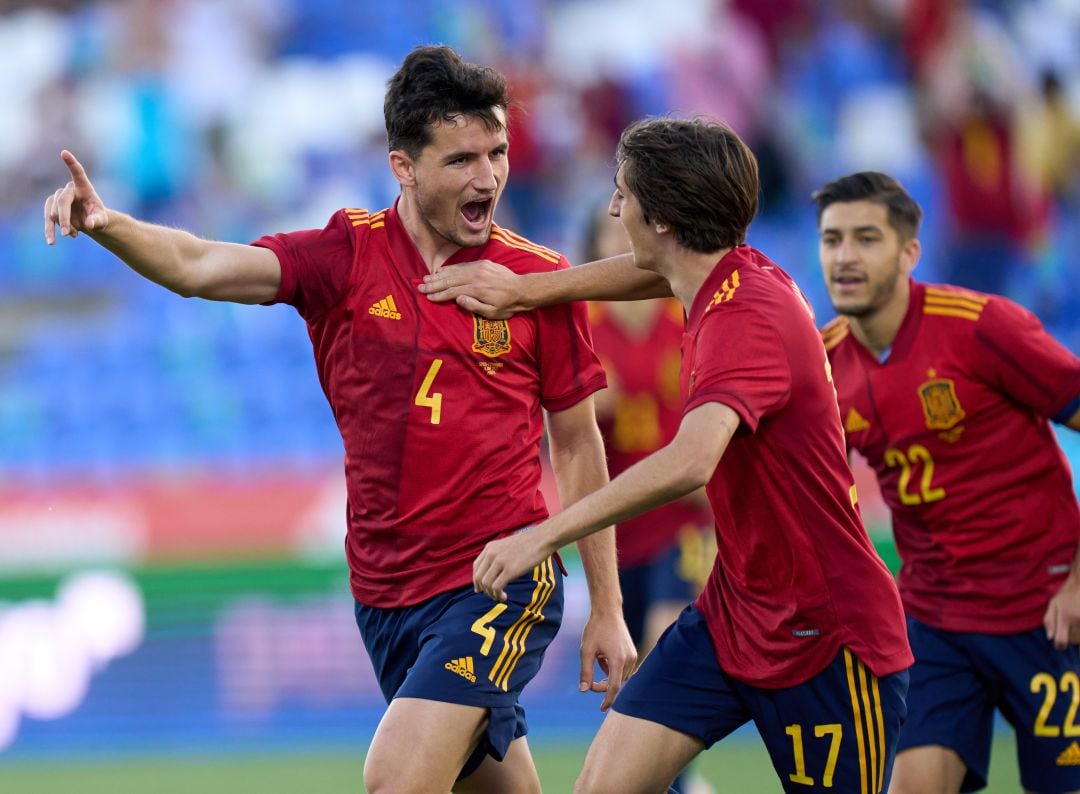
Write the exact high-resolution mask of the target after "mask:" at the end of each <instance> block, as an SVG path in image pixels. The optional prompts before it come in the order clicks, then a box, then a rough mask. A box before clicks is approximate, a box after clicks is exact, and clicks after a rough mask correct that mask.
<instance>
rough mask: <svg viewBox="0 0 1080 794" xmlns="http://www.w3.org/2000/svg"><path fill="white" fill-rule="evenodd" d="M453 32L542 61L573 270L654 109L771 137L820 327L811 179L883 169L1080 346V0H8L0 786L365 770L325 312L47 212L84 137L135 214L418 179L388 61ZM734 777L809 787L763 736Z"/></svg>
mask: <svg viewBox="0 0 1080 794" xmlns="http://www.w3.org/2000/svg"><path fill="white" fill-rule="evenodd" d="M433 42H440V43H446V44H450V45H452V46H454V47H456V48H457V49H459V50H460V51H461V52H462V53H463V54H464V55H465V56H466V57H467V58H468V59H470V60H475V61H479V62H483V63H488V64H491V65H494V66H497V67H499V68H501V69H502V70H504V71H505V72H506V73H507V74H508V76H509V77H510V79H511V83H512V86H513V93H514V95H515V96H516V97H517V99H518V100H519V101H520V103H521V105H522V108H523V110H524V112H521V113H517V114H516V115H515V120H514V129H513V132H512V135H513V137H512V141H513V146H512V153H511V155H512V156H511V163H512V176H511V180H510V186H509V188H508V190H507V193H506V196H505V198H504V200H503V204H502V205H501V208H500V222H501V223H502V224H503V225H505V226H509V227H510V228H513V229H515V230H516V231H518V232H520V233H522V234H524V235H526V236H528V237H530V238H532V239H533V240H535V241H537V242H540V243H543V244H544V245H547V246H550V247H554V248H558V249H560V250H563V251H565V252H567V254H568V255H569V256H570V257H571V259H572V260H573V259H574V258H575V257H576V256H577V253H578V249H579V247H580V238H581V234H582V229H583V226H584V223H585V220H586V218H587V217H588V215H589V213H590V212H591V211H592V209H593V208H594V207H595V206H596V204H597V202H601V201H606V199H607V197H608V195H609V192H610V185H611V181H610V180H611V175H612V152H613V148H614V143H615V141H616V139H617V136H618V133H619V131H620V130H621V129H622V127H623V126H624V125H625V124H626V123H627V122H628V121H630V120H632V119H634V118H637V117H639V116H641V115H645V114H663V113H668V112H678V113H711V114H714V115H718V116H720V117H722V118H724V119H726V120H727V121H729V122H730V123H731V124H732V125H733V126H734V127H735V128H736V129H737V130H738V131H739V132H740V133H741V134H742V135H743V136H744V137H745V138H746V139H747V140H748V141H749V142H750V143H751V144H752V145H753V148H754V149H755V151H756V152H757V154H758V156H759V158H760V161H761V166H762V177H763V187H764V194H763V208H762V211H761V214H760V217H759V218H758V219H757V220H756V221H755V223H754V226H753V229H752V232H751V242H752V243H753V244H754V245H756V246H757V247H759V248H762V249H764V250H765V251H767V252H769V253H770V255H771V256H773V258H775V259H777V261H778V262H780V263H781V264H782V265H783V266H784V267H785V268H786V269H788V270H789V271H790V272H791V273H792V274H793V275H794V276H795V277H796V279H797V280H798V281H799V283H800V284H801V286H802V288H803V289H804V291H805V292H806V293H807V294H808V295H809V296H810V298H811V300H812V302H813V303H814V305H815V307H816V309H817V312H818V315H819V321H820V322H821V323H824V321H825V320H827V319H828V318H829V317H830V316H831V312H830V309H829V307H828V304H827V301H826V300H825V295H824V290H823V287H822V285H821V284H820V276H819V273H818V270H817V264H816V235H815V218H814V216H813V213H812V210H811V207H810V204H809V203H808V200H807V197H808V195H809V193H810V191H811V190H813V189H814V188H815V187H817V186H818V185H820V184H821V183H822V182H823V181H825V180H827V179H830V178H832V177H835V176H837V175H840V174H842V173H846V172H849V171H851V170H855V169H863V168H878V169H881V170H887V171H889V172H891V173H893V174H894V175H896V176H898V177H899V178H900V179H901V180H902V181H904V182H905V184H906V185H907V186H908V187H909V189H910V190H911V191H912V192H913V194H914V195H915V196H916V197H917V198H918V199H919V201H920V202H921V203H922V205H923V207H924V209H925V210H926V211H927V213H928V221H927V223H926V228H925V230H924V233H923V241H924V251H925V253H924V258H923V261H922V264H921V265H920V269H919V276H920V277H921V278H922V279H924V280H931V281H933V280H952V281H956V282H958V283H965V284H969V285H971V286H974V287H978V288H985V289H991V290H997V291H1002V292H1005V293H1007V294H1009V295H1011V296H1012V297H1014V298H1016V299H1017V300H1019V301H1020V302H1022V303H1024V304H1026V305H1028V306H1029V307H1031V308H1032V309H1034V310H1035V311H1036V312H1038V313H1039V314H1040V316H1041V317H1042V318H1043V319H1044V321H1045V322H1046V324H1047V325H1048V326H1049V327H1050V329H1051V330H1052V331H1053V332H1054V333H1055V335H1056V336H1057V337H1058V338H1060V339H1061V340H1062V341H1063V342H1064V343H1065V344H1066V345H1068V346H1069V347H1070V348H1072V349H1073V350H1074V351H1076V350H1080V288H1078V287H1077V281H1078V277H1080V259H1078V255H1077V253H1076V252H1077V251H1078V250H1080V121H1078V119H1080V1H1078V0H997V1H996V2H994V1H992V0H986V1H984V2H975V1H974V0H972V1H971V2H965V1H964V0H827V1H825V2H812V1H811V0H770V2H765V3H762V2H756V0H726V1H725V0H678V1H677V2H668V3H664V4H661V5H660V6H658V5H657V4H656V3H654V2H652V0H460V1H459V2H451V1H450V0H445V1H442V2H440V1H439V0H404V2H402V3H395V4H388V3H385V2H372V0H351V2H350V1H347V0H220V1H214V0H130V1H129V2H63V1H61V0H55V1H54V2H13V1H12V0H6V1H5V2H0V118H2V119H3V123H2V124H0V182H2V184H3V185H4V189H3V191H2V192H0V791H5V792H7V791H11V792H66V791H72V790H76V789H77V790H80V791H82V792H90V794H93V792H97V791H103V792H104V791H109V792H121V791H122V792H126V791H155V792H168V791H190V790H202V791H208V792H218V791H233V790H235V789H237V788H238V787H241V786H250V787H252V788H253V789H256V790H259V791H263V792H292V791H300V790H303V791H359V790H360V789H361V783H360V769H361V763H362V756H363V750H364V746H365V743H366V741H367V740H368V739H369V738H370V735H371V732H372V731H373V729H374V726H375V724H376V722H377V719H378V717H379V714H380V713H381V711H382V708H383V703H382V700H381V698H380V696H379V693H378V690H377V687H376V685H375V683H374V680H373V678H372V675H371V670H370V665H369V664H368V662H367V659H366V657H365V655H364V653H363V651H362V648H361V645H360V642H359V637H358V635H357V632H356V629H355V626H354V624H353V622H352V611H351V601H350V598H349V595H348V590H347V577H346V571H345V567H344V562H343V559H342V550H341V547H342V533H343V521H342V515H343V504H344V488H343V485H342V482H341V478H342V474H341V456H342V452H341V446H340V441H339V439H338V437H337V434H336V430H335V428H334V425H333V422H332V419H331V416H330V412H329V410H328V408H327V406H326V405H325V402H324V400H323V397H322V394H321V392H320V390H319V387H318V384H317V380H316V377H315V370H314V366H313V361H312V356H311V352H310V347H309V343H308V341H307V338H306V333H305V330H304V327H303V323H302V322H301V321H300V320H299V318H298V317H296V315H295V314H294V313H293V312H292V311H291V310H290V309H287V308H284V307H275V308H270V309H266V308H251V307H239V306H231V305H219V304H212V303H203V302H195V301H184V300H181V299H180V298H177V297H176V296H174V295H171V294H169V293H166V292H165V291H163V290H161V289H159V288H157V287H155V286H153V285H151V284H148V283H146V282H144V281H142V280H140V279H139V278H138V277H136V276H134V275H133V274H132V273H130V272H128V271H127V270H126V269H125V268H124V267H123V266H121V265H119V264H118V263H117V262H116V261H115V260H113V259H112V257H111V256H109V255H108V254H107V253H105V252H104V251H103V250H102V249H100V248H98V247H96V246H95V245H93V244H92V243H90V242H89V241H86V240H85V239H80V240H78V241H75V242H71V241H69V240H64V241H62V242H61V243H60V244H58V245H57V246H56V247H55V248H52V249H50V248H47V247H46V246H45V245H44V243H43V241H42V234H41V206H42V203H43V201H44V199H45V197H46V195H47V194H49V193H51V192H52V191H53V190H55V189H56V188H57V187H59V186H60V185H61V184H62V182H63V181H66V176H65V170H64V168H63V166H62V163H61V162H60V160H59V158H58V152H59V151H60V149H61V148H65V147H66V148H70V149H71V150H72V151H74V152H75V153H76V154H77V155H78V156H80V158H81V159H82V160H83V162H84V164H86V166H87V168H88V170H89V173H90V174H91V177H92V178H93V179H94V180H95V183H96V185H97V187H98V190H99V192H100V193H101V194H102V196H103V197H104V199H105V201H106V203H107V204H109V205H110V206H115V207H117V208H121V209H125V210H128V211H131V212H132V213H133V214H135V215H136V216H139V217H144V218H147V219H152V220H159V221H162V222H166V223H169V224H175V225H179V226H182V227H185V228H188V229H191V230H192V231H194V232H196V233H198V234H202V235H204V236H210V237H215V238H218V239H227V240H234V241H239V242H244V241H247V240H251V239H254V238H255V237H257V236H259V235H260V234H262V233H265V232H270V231H281V230H289V229H298V228H310V227H316V226H322V225H323V223H324V222H325V220H326V218H327V217H329V215H330V214H331V213H332V212H333V211H334V210H335V209H337V208H339V207H342V206H364V207H368V208H371V209H376V208H382V207H384V206H387V205H389V204H390V203H391V202H392V201H393V198H394V196H395V195H396V190H395V184H394V183H393V182H392V180H391V177H390V175H389V173H388V170H387V167H386V154H385V143H384V135H383V128H382V94H383V90H384V85H385V81H386V79H387V78H388V77H389V75H390V74H391V73H392V71H393V70H394V68H395V67H396V65H397V64H398V63H399V61H400V60H401V58H402V57H403V56H404V55H405V54H406V53H407V52H408V51H409V50H410V49H411V48H412V47H413V46H415V45H417V44H421V43H433ZM1063 442H1064V443H1066V445H1067V448H1068V451H1069V454H1070V457H1071V458H1072V460H1073V465H1074V469H1075V467H1076V462H1077V461H1078V460H1080V444H1078V443H1077V442H1076V440H1075V438H1063ZM858 477H859V483H860V487H861V493H862V504H863V505H864V511H865V514H866V517H867V520H868V523H869V525H870V529H871V532H872V533H873V535H874V537H875V540H876V542H877V543H878V544H879V548H880V549H881V551H882V554H883V556H885V558H886V559H887V560H888V561H889V562H890V563H892V564H895V559H894V556H895V555H894V553H893V551H892V547H891V544H890V540H889V533H888V526H887V520H886V518H885V516H884V513H883V508H882V505H881V502H880V499H879V498H878V497H877V496H876V493H875V489H874V487H873V484H872V478H871V477H869V476H868V475H867V473H866V471H865V470H864V469H862V468H860V470H859V472H858ZM552 501H553V502H554V498H553V500H552ZM583 588H584V583H583V579H582V577H581V576H572V577H571V578H570V579H569V581H568V609H567V618H566V622H565V625H564V628H563V630H562V632H561V634H560V636H559V639H558V640H557V642H556V644H555V645H554V646H553V648H552V649H551V651H550V652H549V657H548V661H547V663H546V665H545V667H544V670H543V671H542V673H541V675H540V676H539V677H538V678H537V680H536V681H534V682H533V684H532V685H531V687H530V688H529V691H528V693H527V701H526V702H527V705H528V707H529V709H530V722H531V725H532V733H531V735H530V740H531V742H532V743H533V745H534V747H535V748H536V749H537V752H538V758H539V764H540V768H541V772H542V775H543V778H544V782H545V787H546V789H547V790H550V791H565V790H569V786H570V784H571V781H572V780H573V776H574V774H575V772H576V770H577V769H578V768H579V766H580V763H581V759H582V758H583V756H584V751H585V748H586V747H587V743H588V739H589V737H590V736H591V735H592V733H593V732H594V731H595V729H596V727H597V725H598V724H599V715H598V713H597V712H596V707H597V702H596V701H595V699H593V698H587V697H584V696H580V695H578V694H577V692H576V680H577V679H576V669H577V653H576V650H577V644H576V643H577V637H578V635H579V633H580V628H581V625H582V622H583V620H584V611H585V609H586V605H585V603H584V600H583ZM999 741H1000V743H1001V748H1000V749H1001V752H998V753H996V755H995V767H994V775H993V780H992V784H991V789H990V790H991V791H1013V790H1016V783H1015V780H1016V778H1015V771H1014V770H1015V762H1014V761H1013V760H1012V758H1011V753H1010V751H1009V743H1010V739H1009V736H1008V733H1007V732H1002V734H1001V738H1000V740H999ZM701 769H702V771H703V772H704V773H705V775H706V776H707V777H711V778H712V779H713V782H714V783H716V784H717V785H720V786H721V790H728V791H741V792H756V791H770V790H775V789H776V785H775V781H774V778H773V777H772V773H771V771H770V769H769V767H768V762H767V759H766V758H765V757H764V754H763V753H762V751H761V749H760V746H759V742H758V741H757V739H756V737H754V736H752V735H750V734H749V733H747V734H746V736H740V737H739V738H738V739H737V741H735V742H734V743H725V745H724V748H723V749H722V750H719V751H714V752H713V753H712V754H710V755H709V757H708V758H707V760H706V761H705V762H704V763H703V764H702V766H701ZM721 784H723V785H721Z"/></svg>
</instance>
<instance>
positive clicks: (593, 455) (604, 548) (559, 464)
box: [551, 434, 622, 609]
mask: <svg viewBox="0 0 1080 794" xmlns="http://www.w3.org/2000/svg"><path fill="white" fill-rule="evenodd" d="M551 457H552V469H553V470H554V472H555V481H556V484H557V485H558V488H559V499H560V500H561V501H562V503H563V505H564V506H568V505H572V504H575V503H577V502H579V501H580V500H581V499H582V498H584V497H586V496H588V495H589V494H591V493H593V492H595V491H596V490H598V489H600V488H602V487H604V485H606V484H607V481H608V477H607V462H606V461H605V459H604V450H603V443H602V442H601V441H600V438H599V434H598V435H597V438H596V440H595V443H592V444H578V445H577V446H575V447H574V448H568V449H567V448H564V449H560V448H558V447H553V448H552V453H551ZM560 545H562V544H560ZM577 546H578V552H579V553H580V555H581V564H582V567H583V568H584V569H585V578H586V581H587V582H588V586H589V599H590V603H591V604H592V605H593V608H594V609H595V608H597V607H600V608H604V607H610V608H611V609H616V608H621V606H622V594H621V591H620V589H619V573H618V563H617V558H616V554H615V528H614V527H612V526H606V527H604V528H602V529H600V530H599V531H597V532H595V533H593V534H591V535H589V536H588V537H585V538H582V539H581V540H580V541H579V542H578V544H577Z"/></svg>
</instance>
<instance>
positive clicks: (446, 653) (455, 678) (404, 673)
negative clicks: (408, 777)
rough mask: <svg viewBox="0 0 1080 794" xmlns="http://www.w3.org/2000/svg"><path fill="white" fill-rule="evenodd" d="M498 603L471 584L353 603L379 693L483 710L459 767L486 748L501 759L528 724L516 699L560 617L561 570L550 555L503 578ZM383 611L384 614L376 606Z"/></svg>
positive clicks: (478, 758)
mask: <svg viewBox="0 0 1080 794" xmlns="http://www.w3.org/2000/svg"><path fill="white" fill-rule="evenodd" d="M506 591H507V601H506V603H497V602H494V601H492V600H491V599H490V598H488V597H487V596H486V595H484V594H482V593H474V592H473V591H472V588H471V587H465V588H459V589H457V590H454V591H451V592H449V593H446V594H444V595H443V596H439V597H437V598H436V599H431V600H430V601H428V602H425V603H424V604H421V605H417V607H415V608H410V609H409V610H406V612H407V614H406V615H405V617H402V616H401V615H399V614H398V613H399V612H400V610H383V611H379V610H375V611H373V610H370V609H366V608H359V607H358V610H357V614H358V619H357V623H358V624H359V625H360V626H361V633H362V634H363V636H364V641H365V644H366V645H367V647H368V651H369V653H370V655H371V657H372V662H373V665H374V666H375V671H376V674H377V675H378V676H379V680H380V685H381V686H382V688H383V692H384V693H387V696H388V697H390V698H393V699H394V701H395V702H396V700H397V699H401V698H409V699H414V700H419V701H436V702H442V703H452V704H458V705H462V706H471V707H479V708H480V709H481V710H482V712H483V713H484V715H485V717H486V722H485V727H484V730H483V731H482V732H481V733H480V734H479V736H478V737H477V739H476V742H475V750H474V752H473V754H472V755H471V756H470V757H469V759H468V760H467V761H466V762H465V764H464V768H462V769H461V770H460V771H461V773H462V776H463V777H464V776H467V775H468V774H470V773H471V772H473V771H474V770H475V769H476V768H477V767H478V766H479V764H480V763H481V762H482V761H483V760H484V758H485V757H486V756H491V757H493V758H494V759H496V760H502V758H503V757H504V755H505V753H506V751H507V749H508V748H509V746H510V743H511V742H512V741H513V740H515V739H517V738H520V737H522V736H524V735H525V734H526V733H527V731H528V725H527V722H526V720H525V712H524V709H523V708H522V707H521V705H520V704H519V703H518V700H519V698H520V696H521V691H522V689H523V688H524V687H525V685H526V684H527V683H528V682H529V681H530V680H532V678H533V677H534V676H535V675H536V673H537V671H538V670H539V669H540V663H541V660H542V659H543V656H544V651H545V650H546V649H547V646H548V645H549V644H550V643H551V641H552V639H554V637H555V634H556V632H557V631H558V628H559V625H560V623H561V621H562V606H563V587H562V575H561V574H560V572H559V570H558V568H557V567H556V565H555V563H554V560H553V558H548V559H547V560H546V561H545V562H544V563H542V564H541V565H539V566H537V567H536V568H535V569H534V570H533V571H532V572H531V573H530V574H527V575H525V576H522V577H519V578H518V579H515V580H514V581H513V582H511V583H510V584H509V585H508V586H507V589H506ZM382 613H385V614H382Z"/></svg>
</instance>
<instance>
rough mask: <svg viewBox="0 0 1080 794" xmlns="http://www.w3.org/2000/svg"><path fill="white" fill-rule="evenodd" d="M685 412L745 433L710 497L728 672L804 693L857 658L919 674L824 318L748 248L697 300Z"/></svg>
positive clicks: (710, 608) (711, 600)
mask: <svg viewBox="0 0 1080 794" xmlns="http://www.w3.org/2000/svg"><path fill="white" fill-rule="evenodd" d="M682 376H683V382H684V384H685V388H686V390H687V399H686V406H685V411H686V412H689V411H691V410H693V409H694V408H696V407H697V406H699V405H702V404H703V403H707V402H719V403H723V404H724V405H727V406H728V407H730V408H732V409H733V410H734V411H735V412H736V413H738V415H739V419H740V420H741V421H740V424H739V428H738V430H737V431H736V433H735V435H734V436H733V438H732V439H731V442H730V444H729V445H728V448H727V450H726V451H725V452H724V455H723V457H722V458H721V460H720V463H719V465H718V466H717V468H716V472H715V473H714V474H713V476H712V479H711V480H710V481H709V483H708V485H707V486H706V491H707V492H708V495H709V501H710V503H711V504H712V508H713V512H714V514H715V515H716V534H717V548H718V550H717V557H716V564H715V566H714V567H713V571H712V574H711V575H710V576H709V580H708V582H707V583H706V585H705V590H704V592H703V593H702V594H701V596H700V597H699V598H698V601H697V606H698V609H699V610H700V611H701V613H702V614H703V615H704V616H705V619H706V621H707V623H708V625H709V629H710V631H711V633H712V637H713V644H714V645H715V647H716V655H717V659H718V660H719V662H720V666H721V667H722V668H723V670H724V671H725V672H726V673H728V674H730V675H732V676H734V677H735V678H737V679H739V680H740V681H744V682H746V683H748V684H751V685H754V686H759V687H767V688H781V687H790V686H795V685H798V684H801V683H803V682H805V681H807V680H809V679H810V678H812V677H813V676H815V675H817V674H818V673H819V672H821V671H822V670H823V669H825V667H827V666H828V665H829V664H830V663H831V662H832V661H833V659H835V658H836V655H837V654H838V653H839V652H840V649H841V646H844V647H847V648H849V649H850V650H851V651H852V652H853V653H854V654H855V655H856V656H858V657H859V659H861V660H862V661H863V662H864V663H865V664H866V665H867V666H868V667H869V668H870V669H871V670H872V671H873V672H874V674H875V675H877V676H879V677H880V676H885V675H888V674H890V673H894V672H897V671H898V670H902V669H904V668H906V667H908V666H910V665H911V663H912V657H911V650H910V648H909V646H908V642H907V632H906V628H905V625H904V614H903V609H902V607H901V605H900V596H899V594H898V593H897V590H896V584H895V583H894V582H893V578H892V576H891V574H890V573H889V571H888V569H887V568H886V567H885V564H884V563H883V562H882V561H881V558H879V557H878V555H877V553H876V552H875V550H874V547H873V545H872V544H871V542H870V539H869V537H867V534H866V530H865V529H864V528H863V525H862V521H861V519H860V517H859V513H858V510H857V508H856V507H855V486H854V480H853V478H852V474H851V469H850V468H849V466H848V462H847V457H846V456H845V449H844V432H843V429H842V428H841V426H840V415H839V411H838V410H837V407H836V395H835V393H834V391H833V387H832V384H831V383H830V382H829V381H830V378H829V374H828V365H827V362H826V358H825V348H824V347H823V346H822V344H821V338H820V336H819V335H818V333H817V329H816V328H815V327H814V320H813V313H812V311H811V309H810V306H809V304H808V303H807V302H806V299H805V298H804V297H803V295H802V293H801V292H799V289H798V287H796V286H795V283H794V282H793V281H792V280H791V278H790V277H789V276H788V275H787V274H786V273H785V272H784V271H783V270H781V269H780V268H779V267H777V266H776V265H775V264H773V263H772V262H771V261H769V259H767V258H766V257H765V256H764V255H763V254H761V253H760V252H758V251H755V250H754V249H752V248H749V247H747V246H745V245H741V246H739V247H737V248H735V249H734V250H732V251H731V252H730V253H728V254H727V255H726V256H724V258H723V259H721V260H720V261H719V263H718V264H717V265H716V268H715V269H714V270H713V272H712V273H711V274H710V275H709V277H708V278H707V279H706V280H705V283H704V284H703V285H702V287H701V289H700V290H699V291H698V294H697V296H696V298H695V299H694V304H693V307H692V308H691V311H690V317H689V319H688V322H687V332H686V337H685V340H684V343H683V365H682Z"/></svg>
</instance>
